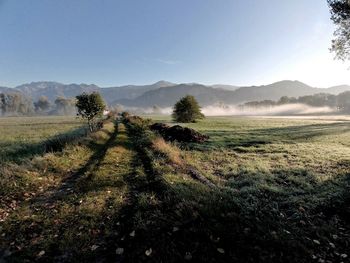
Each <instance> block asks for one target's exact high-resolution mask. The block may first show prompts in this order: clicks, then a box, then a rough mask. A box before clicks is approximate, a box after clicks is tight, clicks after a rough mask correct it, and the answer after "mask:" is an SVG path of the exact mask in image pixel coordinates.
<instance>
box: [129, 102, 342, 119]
mask: <svg viewBox="0 0 350 263" xmlns="http://www.w3.org/2000/svg"><path fill="white" fill-rule="evenodd" d="M126 110H128V111H130V112H135V113H144V114H164V115H170V114H171V113H172V110H173V109H172V108H171V107H167V108H157V109H156V110H155V109H154V108H143V109H141V108H128V109H126ZM201 110H202V113H203V114H204V115H206V116H232V115H238V116H239V115H241V116H242V115H243V116H249V115H258V116H259V115H260V116H264V115H271V116H278V115H312V114H314V115H320V114H329V113H333V112H335V111H336V109H334V108H330V107H312V106H308V105H305V104H284V105H278V106H269V107H240V106H236V105H225V106H216V105H213V106H206V107H202V109H201Z"/></svg>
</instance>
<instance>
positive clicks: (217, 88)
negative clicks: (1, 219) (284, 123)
mask: <svg viewBox="0 0 350 263" xmlns="http://www.w3.org/2000/svg"><path fill="white" fill-rule="evenodd" d="M93 91H98V92H100V93H101V95H102V96H103V97H104V99H105V100H106V102H107V103H108V104H110V105H115V104H122V105H124V106H132V107H151V106H153V105H158V106H161V107H168V106H172V105H173V104H174V103H175V102H176V101H177V100H178V99H179V98H181V97H183V96H185V95H193V96H195V97H196V98H197V99H198V101H199V103H200V104H201V105H203V106H207V105H211V104H215V103H218V102H222V103H225V104H239V103H243V102H247V101H254V100H278V99H279V98H280V97H282V96H289V97H300V96H306V95H314V94H317V93H329V94H334V95H336V94H339V93H342V92H344V91H350V86H349V85H338V86H332V87H329V88H317V87H311V86H309V85H307V84H305V83H303V82H300V81H296V80H294V81H292V80H283V81H278V82H274V83H271V84H268V85H261V86H244V87H238V86H233V85H225V84H215V85H203V84H199V83H182V84H176V83H172V82H168V81H165V80H161V81H158V82H156V83H153V84H148V85H124V86H112V87H99V86H97V85H95V84H85V83H82V84H75V83H71V84H63V83H59V82H54V81H37V82H31V83H26V84H22V85H19V86H16V87H15V88H8V87H2V86H0V92H3V93H8V92H21V93H23V94H25V95H26V96H30V97H31V98H32V99H33V100H34V101H36V100H37V99H38V98H39V97H41V96H46V97H48V98H49V100H50V101H54V100H55V99H56V98H57V97H59V96H62V97H74V96H76V95H78V94H81V93H83V92H93Z"/></svg>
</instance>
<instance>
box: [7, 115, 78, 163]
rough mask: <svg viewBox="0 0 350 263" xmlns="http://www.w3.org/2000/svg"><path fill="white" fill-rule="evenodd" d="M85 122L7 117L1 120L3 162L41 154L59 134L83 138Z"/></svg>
mask: <svg viewBox="0 0 350 263" xmlns="http://www.w3.org/2000/svg"><path fill="white" fill-rule="evenodd" d="M82 126H83V124H82V122H81V121H79V120H78V119H77V118H76V117H67V116H50V117H6V118H5V117H4V118H0V163H3V162H7V161H15V162H20V161H21V160H23V159H25V158H29V157H33V156H34V155H35V154H41V153H42V152H43V151H44V150H45V147H43V144H44V142H45V141H46V140H48V139H50V138H52V137H54V136H55V135H58V134H62V133H66V134H67V135H72V134H73V135H75V134H76V135H77V136H81V135H82V134H84V129H82Z"/></svg>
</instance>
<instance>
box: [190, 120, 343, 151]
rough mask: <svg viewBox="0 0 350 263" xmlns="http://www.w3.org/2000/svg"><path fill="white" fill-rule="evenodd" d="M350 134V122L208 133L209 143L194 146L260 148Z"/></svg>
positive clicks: (201, 147) (200, 147) (199, 147)
mask: <svg viewBox="0 0 350 263" xmlns="http://www.w3.org/2000/svg"><path fill="white" fill-rule="evenodd" d="M347 132H350V123H349V122H337V123H327V124H311V125H299V126H288V127H278V128H266V129H255V130H248V131H243V132H242V131H238V132H236V131H235V130H229V131H208V132H205V134H206V135H208V136H209V137H210V139H209V141H208V143H205V144H203V145H193V146H194V147H195V148H198V149H203V148H204V149H205V148H216V147H233V148H234V147H259V146H261V145H266V144H271V143H289V144H294V143H297V142H307V141H309V140H313V139H315V138H317V137H322V136H327V135H337V134H339V135H340V134H343V133H347Z"/></svg>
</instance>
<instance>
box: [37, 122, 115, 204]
mask: <svg viewBox="0 0 350 263" xmlns="http://www.w3.org/2000/svg"><path fill="white" fill-rule="evenodd" d="M117 134H118V128H117V125H116V126H115V131H114V132H113V133H112V134H111V136H110V138H109V139H108V140H107V142H106V143H105V144H103V145H98V144H94V143H93V144H92V145H90V148H91V149H95V152H94V153H93V154H92V155H91V157H90V158H89V160H88V161H87V162H86V163H85V165H84V166H82V167H81V168H80V169H79V170H78V171H76V172H74V173H72V174H71V175H69V176H67V177H66V178H65V179H64V180H63V181H62V183H61V186H60V187H59V188H55V189H53V190H51V194H50V195H48V196H47V195H46V196H41V197H40V196H39V197H37V198H34V199H32V200H31V203H33V204H36V205H38V204H39V205H40V204H42V203H43V202H45V204H51V203H53V202H55V201H57V200H59V199H61V198H62V197H65V198H68V197H69V196H70V194H72V193H69V192H72V191H74V190H73V189H74V188H76V187H75V185H76V183H77V180H78V179H79V178H81V177H82V176H84V175H86V174H87V173H88V176H87V177H86V180H87V181H89V180H90V179H91V177H92V176H93V173H94V171H97V170H98V168H99V167H100V165H101V163H102V161H103V160H104V158H105V156H106V153H107V151H108V149H109V148H110V147H112V146H113V143H115V140H116V137H117ZM82 183H83V182H82Z"/></svg>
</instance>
